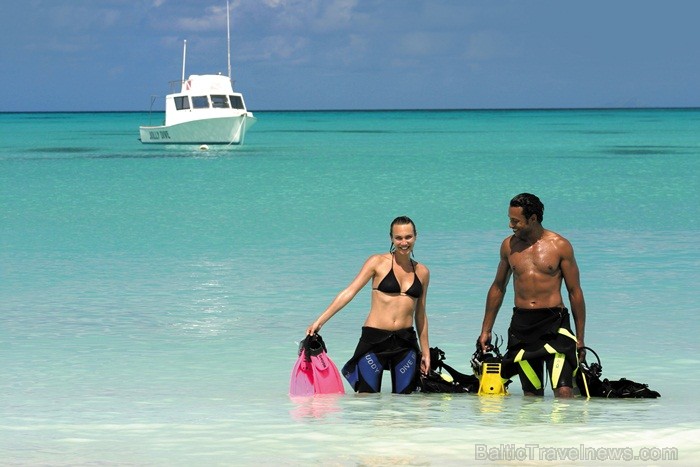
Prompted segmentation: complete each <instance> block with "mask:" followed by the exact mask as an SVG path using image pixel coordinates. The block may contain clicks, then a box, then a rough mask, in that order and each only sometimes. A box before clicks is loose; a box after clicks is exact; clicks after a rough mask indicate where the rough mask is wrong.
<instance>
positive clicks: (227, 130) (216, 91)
mask: <svg viewBox="0 0 700 467" xmlns="http://www.w3.org/2000/svg"><path fill="white" fill-rule="evenodd" d="M226 15H227V21H226V24H227V33H228V37H227V38H228V43H229V47H228V49H229V52H228V76H224V75H222V74H221V73H219V74H216V75H190V76H189V77H188V78H187V79H185V62H186V57H187V41H185V43H184V46H183V52H182V79H181V80H180V82H181V89H180V92H179V93H174V94H168V95H167V96H165V122H164V123H163V125H159V126H141V127H139V132H140V134H141V142H142V143H157V144H199V145H202V147H206V146H205V145H208V144H243V142H244V141H245V134H246V132H247V131H248V130H249V129H250V128H251V127H252V126H253V125H254V124H255V122H256V119H255V117H254V116H253V113H252V112H249V111H248V109H247V108H246V105H245V101H244V100H243V95H242V94H241V93H239V92H234V90H233V85H232V81H231V50H230V43H231V40H230V29H229V26H228V15H229V7H228V2H227V3H226ZM152 104H153V103H151V105H152Z"/></svg>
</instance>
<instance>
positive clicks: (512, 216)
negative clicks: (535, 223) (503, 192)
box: [508, 206, 535, 238]
mask: <svg viewBox="0 0 700 467" xmlns="http://www.w3.org/2000/svg"><path fill="white" fill-rule="evenodd" d="M534 217H535V215H534V214H533V215H532V216H530V219H526V218H525V216H524V215H523V208H521V207H513V206H511V207H510V208H509V209H508V219H509V222H508V226H509V227H510V229H511V230H512V231H513V234H514V235H515V236H516V237H519V238H525V237H526V235H527V233H528V232H529V230H530V227H531V225H530V224H531V222H530V221H531V220H532V218H534Z"/></svg>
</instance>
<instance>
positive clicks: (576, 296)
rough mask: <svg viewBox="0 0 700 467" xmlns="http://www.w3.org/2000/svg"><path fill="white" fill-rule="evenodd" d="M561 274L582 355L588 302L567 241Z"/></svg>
mask: <svg viewBox="0 0 700 467" xmlns="http://www.w3.org/2000/svg"><path fill="white" fill-rule="evenodd" d="M561 273H562V277H563V278H564V284H565V285H566V290H567V292H568V293H569V303H570V304H571V313H572V314H573V315H574V324H575V325H576V340H577V341H578V342H577V344H576V347H577V348H578V349H579V355H581V348H582V347H584V346H585V345H586V344H585V341H584V338H585V334H586V301H585V300H584V298H583V290H582V289H581V280H580V276H579V270H578V265H577V264H576V258H575V257H574V248H573V247H572V246H571V244H570V243H569V242H568V241H566V242H565V247H564V248H563V251H562V259H561Z"/></svg>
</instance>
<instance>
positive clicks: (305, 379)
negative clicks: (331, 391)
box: [289, 347, 314, 397]
mask: <svg viewBox="0 0 700 467" xmlns="http://www.w3.org/2000/svg"><path fill="white" fill-rule="evenodd" d="M313 377H314V375H313V370H312V369H311V362H310V361H307V357H306V351H305V350H304V349H303V348H302V347H300V349H299V358H297V361H296V363H294V367H293V368H292V377H291V379H290V381H289V395H290V396H292V397H304V396H313V395H314V383H313Z"/></svg>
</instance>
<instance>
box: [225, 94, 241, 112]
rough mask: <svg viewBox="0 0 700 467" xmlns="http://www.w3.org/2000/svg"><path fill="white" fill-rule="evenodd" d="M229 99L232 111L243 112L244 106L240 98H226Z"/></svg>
mask: <svg viewBox="0 0 700 467" xmlns="http://www.w3.org/2000/svg"><path fill="white" fill-rule="evenodd" d="M228 97H229V98H230V99H231V107H233V108H234V109H241V110H245V106H244V105H243V99H242V98H241V96H228Z"/></svg>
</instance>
